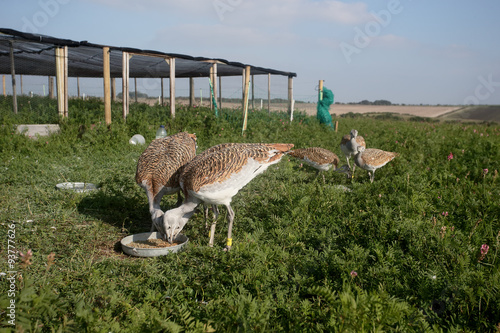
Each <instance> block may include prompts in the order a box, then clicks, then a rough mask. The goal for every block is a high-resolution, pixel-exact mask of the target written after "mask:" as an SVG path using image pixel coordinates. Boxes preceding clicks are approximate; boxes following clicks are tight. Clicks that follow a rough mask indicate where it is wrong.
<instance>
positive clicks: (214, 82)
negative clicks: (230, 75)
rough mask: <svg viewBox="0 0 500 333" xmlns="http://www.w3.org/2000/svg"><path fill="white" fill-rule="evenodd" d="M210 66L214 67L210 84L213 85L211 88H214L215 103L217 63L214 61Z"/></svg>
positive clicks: (215, 98) (215, 97)
mask: <svg viewBox="0 0 500 333" xmlns="http://www.w3.org/2000/svg"><path fill="white" fill-rule="evenodd" d="M212 68H213V69H214V70H213V79H212V86H213V89H214V100H215V103H217V90H218V89H217V88H218V87H217V63H214V64H213V65H212Z"/></svg>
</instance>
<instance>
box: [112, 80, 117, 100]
mask: <svg viewBox="0 0 500 333" xmlns="http://www.w3.org/2000/svg"><path fill="white" fill-rule="evenodd" d="M111 100H112V101H113V102H115V101H116V79H115V78H114V77H112V78H111Z"/></svg>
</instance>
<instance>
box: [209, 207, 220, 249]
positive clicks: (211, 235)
mask: <svg viewBox="0 0 500 333" xmlns="http://www.w3.org/2000/svg"><path fill="white" fill-rule="evenodd" d="M207 210H208V208H207ZM212 210H213V213H214V219H213V221H212V225H211V226H210V241H209V242H208V246H210V247H213V246H214V238H215V225H216V224H217V218H218V217H219V209H218V208H217V205H212Z"/></svg>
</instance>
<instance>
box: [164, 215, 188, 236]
mask: <svg viewBox="0 0 500 333" xmlns="http://www.w3.org/2000/svg"><path fill="white" fill-rule="evenodd" d="M176 213H177V211H176V209H172V210H169V211H167V212H165V215H163V224H162V226H161V229H163V230H160V231H161V232H162V233H163V235H164V236H165V237H166V240H167V241H168V242H169V243H170V244H172V243H173V242H174V240H175V239H176V238H177V236H178V235H179V233H180V232H181V230H182V229H183V228H184V225H186V222H187V220H188V219H186V218H183V217H181V216H179V214H176Z"/></svg>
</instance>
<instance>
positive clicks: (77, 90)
mask: <svg viewBox="0 0 500 333" xmlns="http://www.w3.org/2000/svg"><path fill="white" fill-rule="evenodd" d="M76 95H77V97H78V98H80V78H79V77H77V78H76Z"/></svg>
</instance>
